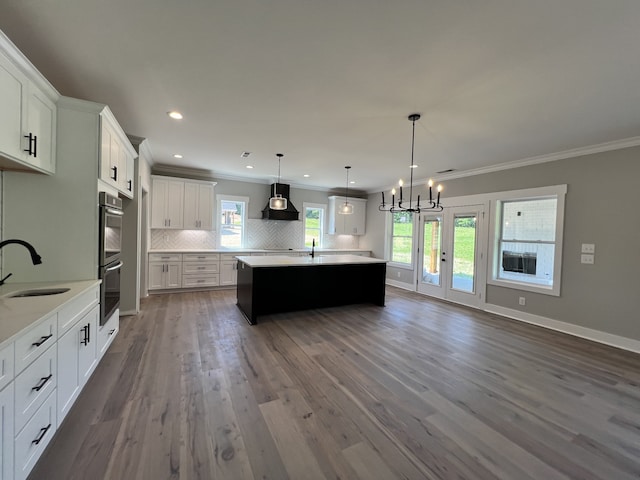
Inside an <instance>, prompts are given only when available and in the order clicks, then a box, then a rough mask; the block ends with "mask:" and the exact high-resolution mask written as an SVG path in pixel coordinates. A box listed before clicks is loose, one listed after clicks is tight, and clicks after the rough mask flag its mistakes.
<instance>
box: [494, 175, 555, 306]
mask: <svg viewBox="0 0 640 480" xmlns="http://www.w3.org/2000/svg"><path fill="white" fill-rule="evenodd" d="M566 194H567V185H553V186H548V187H538V188H525V189H522V190H508V191H505V192H496V193H494V194H492V195H491V197H492V198H491V202H490V208H489V236H488V243H487V249H486V251H487V276H486V283H487V284H488V285H495V286H499V287H505V288H512V289H514V290H523V291H527V292H534V293H541V294H543V295H553V296H555V297H559V296H560V284H561V279H562V250H563V245H564V243H563V234H564V209H565V198H566ZM552 196H553V197H556V198H557V202H558V203H557V207H556V238H555V241H554V245H555V248H554V259H553V262H554V263H553V285H552V286H551V287H549V286H545V285H537V284H534V283H526V282H518V281H514V280H507V279H502V278H498V277H497V268H496V266H497V260H498V259H496V255H497V254H498V251H497V239H498V237H499V235H500V225H499V223H498V202H502V201H505V200H529V199H535V198H540V197H552Z"/></svg>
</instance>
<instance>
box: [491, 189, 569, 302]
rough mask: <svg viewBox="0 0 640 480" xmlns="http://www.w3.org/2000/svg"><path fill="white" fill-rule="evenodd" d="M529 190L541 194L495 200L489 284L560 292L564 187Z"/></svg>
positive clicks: (551, 292) (544, 291)
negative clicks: (491, 271)
mask: <svg viewBox="0 0 640 480" xmlns="http://www.w3.org/2000/svg"><path fill="white" fill-rule="evenodd" d="M563 187H564V188H563ZM549 189H551V191H549ZM554 189H555V191H553V190H554ZM532 190H533V193H535V192H536V191H538V192H539V193H541V195H539V196H529V195H527V196H522V198H503V199H500V200H495V201H494V210H493V211H494V212H495V219H494V221H495V225H494V232H495V236H494V248H493V258H492V263H491V264H492V267H493V275H492V276H491V278H490V280H489V283H492V284H496V285H504V286H510V287H514V288H521V289H524V290H529V291H536V292H540V293H547V294H551V295H559V294H560V267H561V258H562V257H561V254H562V251H561V250H562V238H561V237H562V230H563V229H562V222H563V218H564V193H565V192H566V186H560V187H549V188H548V189H532ZM514 193H515V194H517V192H514Z"/></svg>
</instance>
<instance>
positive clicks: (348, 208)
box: [338, 166, 353, 215]
mask: <svg viewBox="0 0 640 480" xmlns="http://www.w3.org/2000/svg"><path fill="white" fill-rule="evenodd" d="M344 168H345V169H346V170H347V189H346V191H345V194H344V203H343V204H342V205H340V208H339V209H338V213H339V214H341V215H351V214H352V213H353V203H349V170H350V169H351V167H349V166H346V167H344Z"/></svg>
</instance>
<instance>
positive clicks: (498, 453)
mask: <svg viewBox="0 0 640 480" xmlns="http://www.w3.org/2000/svg"><path fill="white" fill-rule="evenodd" d="M386 305H387V306H386V307H384V308H381V307H376V306H372V305H371V306H370V305H356V306H347V307H339V308H329V309H322V310H311V311H306V312H293V313H287V314H278V315H270V316H265V317H263V318H261V319H260V323H259V324H258V325H256V326H253V327H252V326H249V325H248V324H247V322H246V321H245V320H244V318H243V317H242V315H241V314H240V312H239V310H238V309H237V307H236V305H235V291H233V290H224V291H211V292H198V293H178V294H170V295H161V296H160V295H158V296H151V297H149V298H148V299H146V300H145V301H144V302H143V306H142V312H141V313H140V314H139V315H137V316H135V317H126V318H123V319H122V323H121V332H120V335H119V336H118V337H117V338H116V340H115V342H114V344H113V345H112V346H111V348H110V349H109V351H108V352H107V354H106V357H105V359H104V360H103V362H102V363H101V364H100V365H99V366H98V368H97V370H96V372H95V373H94V375H93V376H92V378H91V379H90V381H89V384H88V385H87V387H86V388H85V390H84V391H83V393H82V395H81V397H80V398H79V399H78V401H77V402H76V404H75V406H74V407H73V409H72V410H71V412H70V413H69V415H68V417H67V419H66V420H65V421H64V423H63V425H62V427H61V429H60V430H59V431H58V433H57V435H56V437H55V439H54V441H53V442H52V444H51V445H50V446H49V448H48V450H47V451H46V452H45V454H44V456H43V457H42V459H41V460H40V462H39V463H38V465H37V466H36V468H35V470H34V471H33V472H32V475H31V476H30V477H29V478H30V479H31V480H36V479H38V480H39V479H47V480H58V479H60V480H62V479H64V480H69V479H82V480H85V479H91V480H101V479H105V480H107V479H108V480H116V479H117V480H138V479H139V480H162V479H181V480H191V479H203V480H211V479H225V480H227V479H229V480H235V479H239V480H240V479H243V480H244V479H246V480H249V479H273V480H285V479H292V480H300V479H304V480H307V479H309V480H314V479H318V480H329V479H343V480H352V479H363V480H364V479H366V480H378V479H379V480H393V479H415V480H417V479H496V478H498V479H517V480H525V479H535V480H538V479H545V480H546V479H578V478H579V479H588V480H596V479H602V480H626V479H638V478H640V355H636V354H632V353H629V352H624V351H621V350H617V349H614V348H610V347H606V346H603V345H598V344H595V343H592V342H589V341H586V340H582V339H578V338H574V337H570V336H567V335H563V334H560V333H555V332H551V331H549V330H545V329H542V328H538V327H534V326H531V325H527V324H523V323H519V322H515V321H513V320H508V319H503V318H500V317H497V316H494V315H489V314H485V313H482V312H478V311H475V310H470V309H466V308H462V307H458V306H455V305H450V304H447V303H444V302H439V301H436V300H431V299H429V298H427V297H424V296H421V295H417V294H414V293H410V292H405V291H402V290H399V289H396V288H393V287H388V288H387V303H386Z"/></svg>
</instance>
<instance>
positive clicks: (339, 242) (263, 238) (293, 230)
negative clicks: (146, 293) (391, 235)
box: [151, 219, 359, 249]
mask: <svg viewBox="0 0 640 480" xmlns="http://www.w3.org/2000/svg"><path fill="white" fill-rule="evenodd" d="M358 239H359V237H357V236H354V235H324V238H323V248H343V249H350V248H358V245H359V240H358ZM303 243H304V222H302V221H297V222H296V221H291V222H288V221H274V220H269V221H265V220H261V219H249V220H248V221H247V239H246V242H245V246H246V248H256V249H260V248H265V249H270V248H274V249H275V248H302V245H303ZM172 248H175V249H199V248H202V249H209V248H216V232H209V231H198V230H164V229H153V230H151V249H172Z"/></svg>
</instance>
